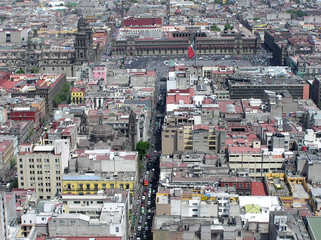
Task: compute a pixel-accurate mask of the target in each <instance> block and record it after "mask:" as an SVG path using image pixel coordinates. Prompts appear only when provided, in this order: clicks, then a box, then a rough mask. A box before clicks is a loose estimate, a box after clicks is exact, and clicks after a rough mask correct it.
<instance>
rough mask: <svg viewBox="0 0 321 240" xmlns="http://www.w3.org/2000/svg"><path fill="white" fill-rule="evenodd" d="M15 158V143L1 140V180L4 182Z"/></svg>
mask: <svg viewBox="0 0 321 240" xmlns="http://www.w3.org/2000/svg"><path fill="white" fill-rule="evenodd" d="M13 157H14V141H9V140H0V179H2V180H4V178H5V176H6V173H7V171H8V170H9V168H10V160H11V159H13Z"/></svg>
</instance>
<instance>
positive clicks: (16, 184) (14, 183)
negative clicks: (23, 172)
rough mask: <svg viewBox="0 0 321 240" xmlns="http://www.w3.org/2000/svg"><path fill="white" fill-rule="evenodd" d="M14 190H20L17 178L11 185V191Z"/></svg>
mask: <svg viewBox="0 0 321 240" xmlns="http://www.w3.org/2000/svg"><path fill="white" fill-rule="evenodd" d="M14 188H18V179H17V178H15V180H14V181H13V182H12V183H11V184H10V191H11V190H12V189H14Z"/></svg>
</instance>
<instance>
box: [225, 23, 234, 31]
mask: <svg viewBox="0 0 321 240" xmlns="http://www.w3.org/2000/svg"><path fill="white" fill-rule="evenodd" d="M233 28H234V27H233V26H231V25H230V24H229V23H227V24H225V25H224V30H229V29H231V30H233Z"/></svg>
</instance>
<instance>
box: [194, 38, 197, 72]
mask: <svg viewBox="0 0 321 240" xmlns="http://www.w3.org/2000/svg"><path fill="white" fill-rule="evenodd" d="M194 45H195V62H194V64H195V67H196V68H197V65H196V60H197V56H196V34H195V35H194Z"/></svg>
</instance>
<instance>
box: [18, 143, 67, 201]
mask: <svg viewBox="0 0 321 240" xmlns="http://www.w3.org/2000/svg"><path fill="white" fill-rule="evenodd" d="M68 160H69V140H64V139H61V140H56V141H55V142H54V145H42V146H33V145H32V144H23V145H20V152H19V155H18V160H17V173H18V185H19V188H23V189H29V188H33V189H36V196H37V197H38V198H40V199H51V198H54V197H55V196H56V194H59V193H61V191H62V184H61V183H62V173H63V171H64V169H65V168H66V167H68Z"/></svg>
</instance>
